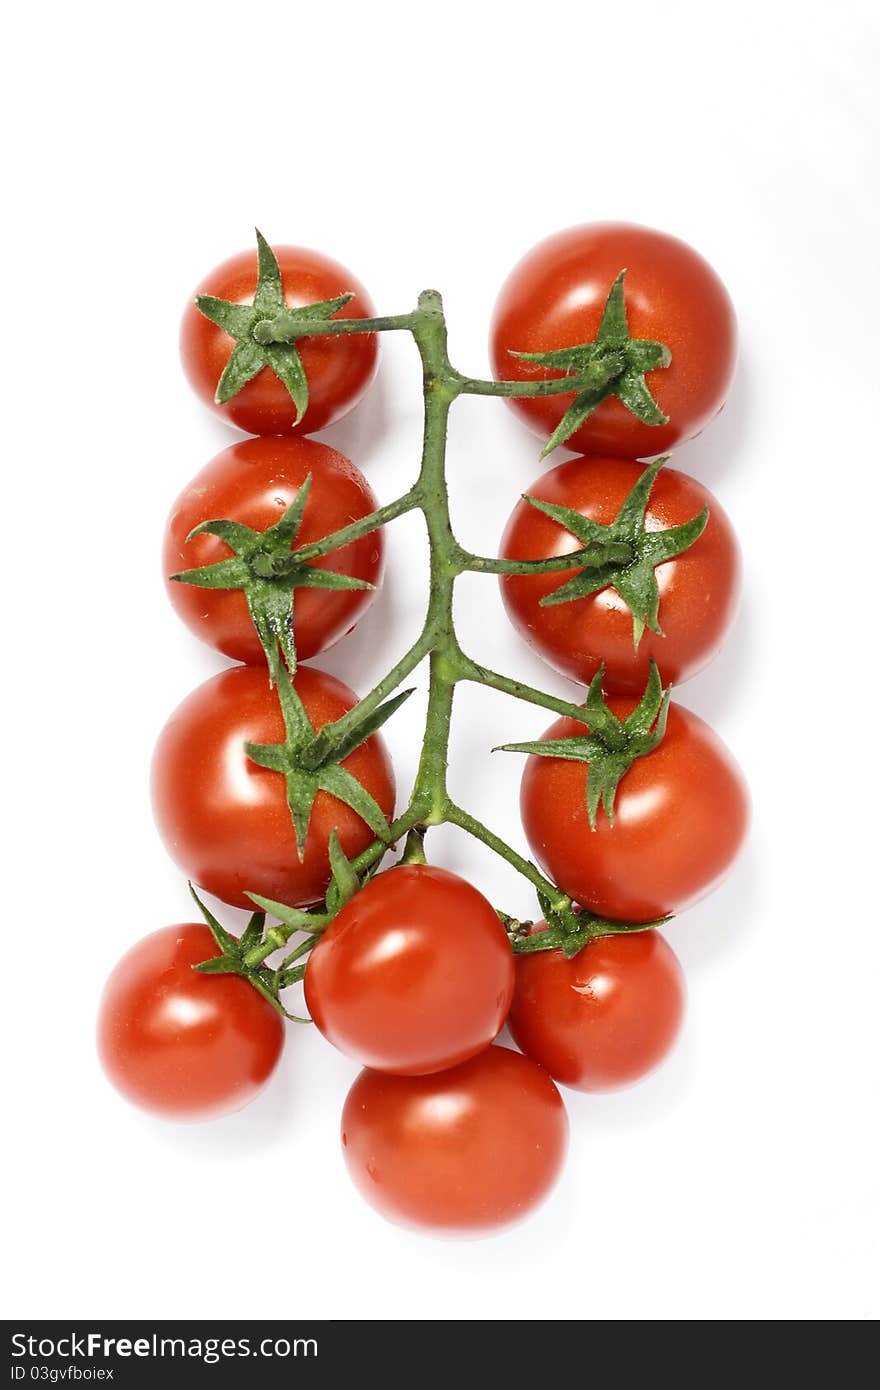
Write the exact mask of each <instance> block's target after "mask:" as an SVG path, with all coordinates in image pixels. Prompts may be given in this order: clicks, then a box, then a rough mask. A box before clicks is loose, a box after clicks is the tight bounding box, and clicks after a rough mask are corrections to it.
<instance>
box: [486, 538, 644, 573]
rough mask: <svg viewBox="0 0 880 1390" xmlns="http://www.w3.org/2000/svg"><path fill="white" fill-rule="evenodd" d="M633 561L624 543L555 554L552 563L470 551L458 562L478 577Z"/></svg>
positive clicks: (591, 566) (601, 543)
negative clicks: (473, 553) (568, 553)
mask: <svg viewBox="0 0 880 1390" xmlns="http://www.w3.org/2000/svg"><path fill="white" fill-rule="evenodd" d="M631 559H632V546H631V545H627V544H626V543H625V542H623V541H620V542H613V543H611V544H610V545H609V544H605V543H604V542H602V541H599V542H597V544H596V546H595V547H592V546H590V547H589V548H587V549H584V550H573V551H572V552H571V554H570V555H553V556H551V557H550V559H549V560H504V559H501V558H498V557H496V556H494V555H472V554H471V553H470V551H463V552H462V553H461V555H460V557H459V563H460V565H461V568H462V570H463V571H464V570H471V571H473V572H474V573H476V574H556V573H557V572H558V571H560V570H575V569H592V568H594V567H596V566H598V565H607V564H620V563H621V562H623V563H625V562H626V561H627V560H631Z"/></svg>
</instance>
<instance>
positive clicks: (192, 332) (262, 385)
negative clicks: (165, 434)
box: [180, 246, 378, 434]
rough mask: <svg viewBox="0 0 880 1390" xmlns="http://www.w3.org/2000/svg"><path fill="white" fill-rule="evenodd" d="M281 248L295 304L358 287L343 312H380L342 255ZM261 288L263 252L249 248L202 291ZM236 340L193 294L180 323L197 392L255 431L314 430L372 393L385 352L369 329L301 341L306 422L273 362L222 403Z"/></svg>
mask: <svg viewBox="0 0 880 1390" xmlns="http://www.w3.org/2000/svg"><path fill="white" fill-rule="evenodd" d="M273 249H274V251H275V255H276V257H277V260H278V264H279V266H280V269H281V283H282V286H283V289H284V298H285V301H286V303H287V305H288V308H291V309H298V308H302V307H304V306H305V305H307V304H317V303H319V302H320V301H321V300H325V299H336V298H337V297H338V296H339V295H341V294H346V293H349V292H350V293H352V294H353V298H352V299H351V300H349V302H348V304H346V306H345V308H344V309H342V310H341V311H340V312H339V314H338V315H337V317H340V318H349V319H366V318H372V317H373V315H374V312H375V311H374V309H373V304H372V301H371V299H370V297H369V295H368V294H367V292H366V290H365V289H364V287H363V285H362V284H361V283H360V281H359V280H357V279H356V278H355V276H354V275H352V273H351V271H349V270H346V269H345V266H342V265H340V264H339V262H338V261H333V260H331V259H330V258H329V256H322V255H321V254H320V252H318V251H307V250H304V249H303V248H302V247H301V246H276V247H274V248H273ZM256 288H257V253H256V250H254V251H241V252H239V254H238V255H237V256H231V257H230V259H229V260H228V261H224V262H223V264H222V265H218V266H216V267H215V269H214V270H212V271H211V272H210V274H209V275H206V276H205V278H204V280H203V281H202V282H201V284H200V285H199V286H198V289H197V290H196V291H195V294H197V295H198V294H210V295H214V296H215V298H217V299H226V300H229V301H230V302H232V303H234V304H250V303H252V301H253V297H254V291H255V290H256ZM194 297H195V296H194ZM234 346H235V339H234V338H232V337H230V335H229V334H228V333H225V332H224V331H223V329H221V328H218V327H217V325H216V324H214V323H212V322H211V321H210V319H207V318H206V317H205V315H204V314H202V313H201V312H200V311H199V310H198V309H197V308H196V306H195V304H194V303H193V302H192V300H191V301H190V303H189V304H188V305H187V307H186V309H185V311H184V315H183V321H182V323H181V327H180V355H181V358H182V361H183V369H184V371H185V372H186V375H187V378H188V380H189V383H190V385H191V386H192V388H193V390H194V391H195V393H196V395H197V396H200V397H201V399H202V400H203V401H204V402H205V404H206V405H209V406H210V407H211V409H212V410H216V411H218V412H219V413H220V414H221V415H223V416H224V417H225V418H226V419H227V420H229V421H230V422H231V423H232V424H233V425H237V426H238V428H239V429H242V430H246V431H247V433H248V434H314V433H315V431H316V430H322V429H323V428H324V426H325V425H329V424H332V422H333V421H334V420H338V419H339V418H340V417H341V416H342V415H345V414H346V412H347V411H349V410H351V408H352V406H353V405H356V404H357V402H358V401H359V400H360V398H361V396H362V395H363V394H364V391H365V390H366V389H367V387H368V386H369V384H370V382H371V380H372V378H373V375H374V373H375V370H376V358H377V352H378V349H377V346H376V338H375V335H374V334H369V333H355V334H351V335H348V336H345V337H339V338H334V337H333V336H332V335H331V336H328V337H324V336H321V337H315V338H303V339H301V340H300V344H299V348H300V358H301V360H302V364H303V368H304V370H305V374H306V379H307V381H308V384H309V406H308V410H307V411H306V414H305V416H304V418H303V420H302V421H297V418H296V408H295V406H294V404H293V401H292V400H291V398H290V394H289V392H288V391H287V388H286V387H285V386H284V385H283V383H282V382H281V381H280V380H279V379H278V377H277V376H276V375H275V373H274V372H272V371H270V370H269V369H268V368H264V369H263V370H262V371H261V372H259V373H258V374H257V376H255V377H254V378H253V379H252V380H251V381H249V382H248V383H247V384H246V385H245V386H243V387H242V389H241V390H240V391H239V392H238V394H237V395H235V396H233V397H232V400H230V401H227V402H226V404H225V405H218V404H217V403H216V402H215V400H214V392H215V391H216V389H217V382H218V381H219V380H220V376H221V374H222V372H223V369H224V367H225V366H226V363H227V362H228V361H229V356H230V353H231V352H232V349H233V347H234Z"/></svg>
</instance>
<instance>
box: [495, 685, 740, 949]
mask: <svg viewBox="0 0 880 1390" xmlns="http://www.w3.org/2000/svg"><path fill="white" fill-rule="evenodd" d="M635 705H636V701H635V700H634V699H630V698H628V697H626V696H622V695H612V696H611V697H610V698H609V700H608V706H609V708H610V709H611V711H612V712H613V713H614V714H616V715H617V716H618V718H624V717H625V716H626V715H628V714H630V713H631V712H632V710H633V709H634V708H635ZM584 732H585V728H584V725H583V724H579V723H577V721H575V720H574V719H559V720H557V721H556V723H555V724H553V725H551V727H550V728H549V729H548V730H547V731H546V733H545V734H543V735H542V737H543V738H545V739H554V738H570V737H572V736H573V735H575V734H583V733H584ZM586 782H587V764H586V763H582V762H569V761H565V760H563V759H562V758H550V757H541V756H537V755H534V754H533V755H532V756H531V757H529V759H528V761H527V762H526V769H525V773H524V774H523V781H522V796H521V803H520V804H521V810H522V818H523V826H524V827H525V832H526V837H527V839H528V841H529V844H530V845H531V847H532V852H533V853H534V854H535V856H536V858H537V859H538V862H539V863H540V865H541V867H542V868H543V870H544V871H545V873H547V874H548V875H549V876H550V878H552V879H553V880H554V882H555V883H557V884H558V885H559V887H560V888H561V889H562V890H563V892H565V893H568V894H569V896H570V897H572V898H573V899H574V900H575V902H578V903H580V904H581V906H582V907H586V908H589V910H590V911H591V912H596V913H598V914H599V915H600V916H605V917H610V918H612V919H614V920H616V921H622V922H647V921H651V920H653V919H654V918H657V917H664V916H666V915H667V914H668V913H673V912H681V911H683V910H684V908H686V907H690V906H691V905H692V904H693V903H695V902H697V901H698V900H699V899H700V898H702V897H704V896H705V895H706V894H707V893H709V892H710V891H711V889H712V888H714V887H715V885H716V884H717V883H718V882H719V881H720V880H721V878H723V876H724V874H725V873H726V872H727V870H728V869H729V868H730V865H731V864H732V863H733V860H734V859H735V858H736V855H737V853H738V851H739V848H740V846H741V844H742V842H743V839H744V837H745V833H746V825H747V821H748V795H747V792H746V787H745V782H744V780H743V776H742V773H741V772H740V770H739V768H738V767H737V765H736V763H735V762H734V761H733V758H732V757H731V756H730V754H729V753H728V751H727V749H726V748H725V746H724V744H723V743H722V742H721V740H720V739H719V738H718V737H717V735H716V734H714V733H713V732H712V730H711V729H710V728H709V726H708V724H704V723H703V721H702V719H698V718H697V716H696V715H695V714H691V712H690V710H687V709H684V708H683V707H682V706H681V705H674V704H673V705H670V707H669V721H668V724H667V726H666V736H665V738H664V739H663V741H662V743H660V744H659V745H658V746H657V747H656V748H655V749H654V751H653V752H651V753H648V754H646V755H645V756H644V757H642V758H638V759H637V760H636V761H635V762H634V763H633V764H632V766H631V767H630V769H629V771H628V772H626V773H625V774H624V776H623V779H622V781H621V782H620V785H619V787H618V789H617V799H616V801H615V805H614V825H613V826H612V825H610V824H609V821H608V818H607V816H606V815H605V812H604V811H602V810H600V812H599V815H598V817H597V820H596V828H595V830H591V829H590V823H589V820H588V819H587V807H586Z"/></svg>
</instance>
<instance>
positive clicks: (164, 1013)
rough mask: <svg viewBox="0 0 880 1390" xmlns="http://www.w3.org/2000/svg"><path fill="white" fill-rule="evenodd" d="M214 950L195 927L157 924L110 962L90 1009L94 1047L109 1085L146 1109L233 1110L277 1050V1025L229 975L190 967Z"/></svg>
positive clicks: (190, 1115)
mask: <svg viewBox="0 0 880 1390" xmlns="http://www.w3.org/2000/svg"><path fill="white" fill-rule="evenodd" d="M219 954H220V952H219V951H218V949H217V946H216V945H215V943H214V938H213V937H212V936H211V933H210V932H209V931H208V928H207V927H205V926H203V925H202V924H201V923H196V922H186V923H184V924H183V925H182V926H176V927H163V928H162V929H161V930H160V931H155V932H152V933H151V934H150V935H149V936H145V937H144V938H143V940H142V941H139V942H138V943H137V945H135V946H132V948H131V950H130V951H128V952H127V954H126V955H124V956H123V957H122V959H121V960H120V961H119V962H118V964H117V965H116V966H115V967H114V969H113V971H112V972H111V975H110V978H109V979H108V981H107V984H106V985H105V987H104V994H103V997H102V999H101V1005H100V1009H99V1012H98V1053H99V1055H100V1058H101V1063H102V1065H103V1067H104V1070H105V1072H106V1073H107V1076H108V1077H109V1079H110V1080H111V1081H112V1083H113V1085H114V1086H115V1087H116V1089H117V1090H118V1091H119V1092H120V1093H121V1094H122V1095H123V1096H125V1098H126V1100H130V1101H131V1102H132V1104H134V1105H138V1106H140V1108H141V1109H142V1110H149V1111H150V1112H151V1113H153V1114H155V1115H161V1116H163V1117H164V1118H166V1119H174V1120H210V1119H214V1118H216V1117H217V1116H219V1115H227V1114H229V1113H230V1112H232V1111H233V1110H240V1109H241V1107H242V1106H244V1105H247V1103H248V1101H251V1100H253V1098H254V1096H255V1095H256V1094H257V1092H258V1091H259V1090H260V1089H261V1088H262V1087H263V1086H264V1085H265V1083H266V1082H267V1081H268V1079H269V1077H270V1076H271V1075H272V1072H273V1071H274V1070H275V1066H276V1064H277V1062H278V1058H279V1057H280V1056H281V1047H282V1044H283V1041H284V1025H283V1024H282V1021H281V1018H280V1016H279V1014H278V1013H277V1012H276V1011H275V1009H273V1008H272V1006H271V1004H268V1003H267V1002H266V1000H265V999H262V998H261V997H260V995H259V994H258V993H257V992H256V990H255V989H254V988H253V986H252V985H249V984H248V983H247V981H246V980H242V979H240V978H239V976H237V975H201V974H199V972H198V971H196V970H193V966H194V965H198V964H199V963H200V962H201V961H203V960H209V959H211V958H212V957H214V956H218V955H219Z"/></svg>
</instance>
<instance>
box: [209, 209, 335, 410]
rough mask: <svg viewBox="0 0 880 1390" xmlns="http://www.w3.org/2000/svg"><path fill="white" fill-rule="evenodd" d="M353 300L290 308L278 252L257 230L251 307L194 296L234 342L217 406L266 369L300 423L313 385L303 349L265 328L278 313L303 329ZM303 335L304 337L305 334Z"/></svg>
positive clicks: (229, 399) (222, 375)
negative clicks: (285, 394) (284, 389)
mask: <svg viewBox="0 0 880 1390" xmlns="http://www.w3.org/2000/svg"><path fill="white" fill-rule="evenodd" d="M351 297H352V296H351V295H350V294H342V295H339V296H338V297H337V298H336V299H325V300H321V301H319V302H318V303H315V304H306V305H304V306H303V307H302V308H299V309H289V308H288V306H287V305H286V303H285V301H284V289H283V286H282V284H281V270H280V268H279V265H278V261H277V259H276V256H275V252H274V251H273V250H272V248H271V246H270V245H269V243H268V242H267V241H266V239H265V237H264V236H262V234H261V233H260V232H259V230H258V231H257V289H256V293H255V294H254V299H253V303H252V304H234V303H232V301H230V300H228V299H217V298H216V297H215V296H214V295H212V294H200V295H197V297H196V307H197V308H198V309H199V310H200V312H201V313H203V314H204V315H205V318H207V319H210V320H211V322H212V323H216V325H217V327H218V328H222V329H223V331H224V333H228V334H229V336H230V337H231V338H234V339H235V347H234V348H233V349H232V352H231V354H230V357H229V361H228V362H227V363H226V366H225V367H224V368H223V372H222V374H221V377H220V380H219V381H218V382H217V390H216V392H215V394H214V399H215V401H216V402H217V404H218V405H224V404H225V403H226V401H231V400H232V397H233V396H236V395H237V394H238V392H239V391H240V390H241V388H242V387H243V386H245V385H246V384H247V383H248V382H249V381H250V380H251V379H252V378H253V377H255V376H256V375H257V373H258V372H261V371H262V370H263V368H264V367H268V368H269V369H270V371H273V372H274V373H275V375H276V376H277V377H278V379H279V381H281V382H282V383H283V384H284V386H286V387H287V390H288V393H289V394H290V399H291V400H292V401H293V404H294V406H295V407H296V415H297V420H301V419H302V418H303V416H304V415H305V413H306V409H307V407H308V404H309V385H308V382H307V380H306V374H305V370H304V368H303V364H302V359H301V357H300V354H299V348H298V347H297V343H296V340H295V338H294V339H293V340H290V336H291V335H290V334H288V340H287V341H284V342H275V341H273V339H272V337H271V334H270V333H267V331H266V326H267V324H271V322H272V320H273V319H275V318H277V317H278V315H279V314H284V316H285V320H302V321H303V324H304V328H305V325H307V324H308V322H309V321H312V322H314V321H315V320H326V319H329V318H332V317H333V315H334V314H335V313H337V312H338V311H339V310H340V309H342V308H344V307H345V305H346V304H347V303H348V301H349V300H350V299H351ZM302 336H306V333H305V331H304V333H303V335H302Z"/></svg>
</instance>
